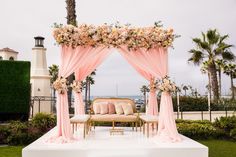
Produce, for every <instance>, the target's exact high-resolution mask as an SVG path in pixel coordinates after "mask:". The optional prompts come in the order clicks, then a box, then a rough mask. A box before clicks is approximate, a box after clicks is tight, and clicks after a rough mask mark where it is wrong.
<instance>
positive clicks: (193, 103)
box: [172, 96, 236, 111]
mask: <svg viewBox="0 0 236 157" xmlns="http://www.w3.org/2000/svg"><path fill="white" fill-rule="evenodd" d="M172 100H173V107H174V111H177V100H176V97H173V98H172ZM179 101H180V111H208V100H207V98H206V97H197V98H196V97H189V96H181V97H180V100H179ZM211 110H212V111H224V110H228V111H230V110H231V111H235V110H236V101H235V100H230V99H224V103H222V102H219V103H211Z"/></svg>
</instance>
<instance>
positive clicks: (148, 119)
mask: <svg viewBox="0 0 236 157" xmlns="http://www.w3.org/2000/svg"><path fill="white" fill-rule="evenodd" d="M141 123H142V124H143V134H144V135H145V129H146V128H145V124H147V125H146V126H147V137H149V124H152V129H153V130H154V125H155V124H156V130H157V125H158V117H157V116H151V115H141V116H140V130H141V129H142V128H141V127H142V125H141Z"/></svg>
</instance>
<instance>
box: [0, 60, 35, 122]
mask: <svg viewBox="0 0 236 157" xmlns="http://www.w3.org/2000/svg"><path fill="white" fill-rule="evenodd" d="M30 92H31V91H30V62H26V61H0V120H1V121H6V120H27V119H28V115H29V109H30V107H29V104H30Z"/></svg>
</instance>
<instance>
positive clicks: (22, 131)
mask: <svg viewBox="0 0 236 157" xmlns="http://www.w3.org/2000/svg"><path fill="white" fill-rule="evenodd" d="M8 129H9V132H10V134H9V136H8V137H7V143H8V144H9V145H24V144H28V142H27V139H28V124H27V122H20V121H12V122H11V123H10V124H9V127H8Z"/></svg>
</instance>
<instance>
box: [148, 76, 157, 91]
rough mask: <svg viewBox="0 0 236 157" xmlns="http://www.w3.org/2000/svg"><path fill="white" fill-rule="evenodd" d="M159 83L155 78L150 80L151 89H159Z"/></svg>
mask: <svg viewBox="0 0 236 157" xmlns="http://www.w3.org/2000/svg"><path fill="white" fill-rule="evenodd" d="M157 84H158V82H157V81H155V80H154V79H153V78H152V79H151V81H150V91H156V90H157Z"/></svg>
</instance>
